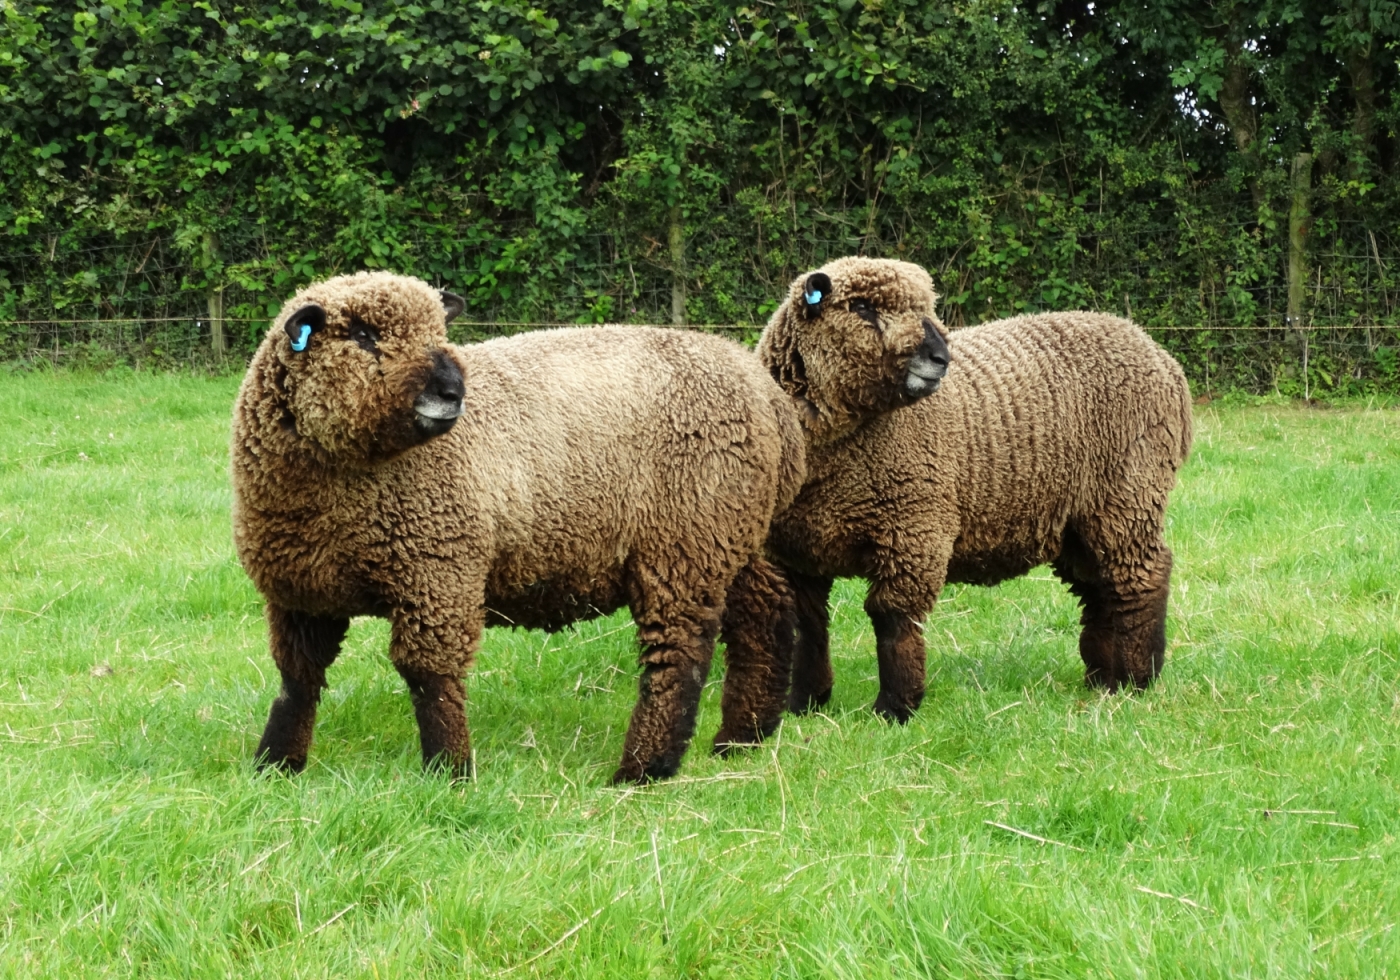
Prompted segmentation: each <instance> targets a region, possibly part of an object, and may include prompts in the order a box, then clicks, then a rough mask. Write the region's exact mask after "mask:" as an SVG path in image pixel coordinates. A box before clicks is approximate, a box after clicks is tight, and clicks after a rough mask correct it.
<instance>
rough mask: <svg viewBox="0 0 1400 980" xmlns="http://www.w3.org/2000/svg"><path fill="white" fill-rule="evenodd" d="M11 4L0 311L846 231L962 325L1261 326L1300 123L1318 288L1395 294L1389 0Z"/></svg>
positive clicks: (578, 309)
mask: <svg viewBox="0 0 1400 980" xmlns="http://www.w3.org/2000/svg"><path fill="white" fill-rule="evenodd" d="M0 16H3V21H4V27H3V30H0V317H8V318H14V319H27V318H49V317H58V318H69V317H71V318H76V319H91V318H107V319H119V318H122V317H145V318H153V317H160V316H171V317H186V318H188V317H190V316H192V315H196V314H198V313H199V312H200V311H202V310H203V308H204V296H205V293H206V292H207V291H208V290H210V289H212V288H222V289H224V290H225V291H226V293H227V295H228V297H229V300H228V305H227V313H228V315H230V316H233V317H237V318H242V319H243V320H249V321H257V322H253V323H251V324H250V325H249V326H247V328H246V332H247V333H248V334H249V335H256V333H257V332H258V331H259V330H260V329H261V322H264V318H265V317H266V316H267V315H268V314H269V311H271V310H273V309H275V308H276V307H277V306H278V305H279V303H280V301H281V300H282V299H283V298H284V297H285V296H286V295H287V294H288V293H289V292H290V291H291V290H292V289H293V288H294V287H295V286H296V285H298V284H300V283H303V282H305V281H307V280H309V279H311V278H314V277H317V276H323V275H327V274H330V273H333V272H337V271H343V270H347V269H353V268H360V267H365V266H368V267H391V268H395V269H398V270H401V271H406V272H413V273H417V274H419V275H422V276H425V277H427V278H430V279H433V280H437V281H440V282H442V283H444V284H449V283H450V284H451V285H452V286H453V287H454V288H455V289H457V290H458V291H459V292H462V293H463V294H465V295H466V296H467V298H468V301H469V314H470V316H471V317H472V318H475V319H490V318H497V319H507V320H519V321H555V320H585V321H594V320H600V319H631V320H656V319H658V318H664V311H665V310H666V309H667V308H668V306H669V284H670V280H671V277H672V276H673V275H683V276H684V277H685V278H686V280H687V284H688V287H689V288H688V290H687V295H688V297H689V299H688V304H689V305H688V309H687V313H688V316H689V319H690V320H692V321H694V322H712V323H713V322H747V323H751V322H756V321H761V320H762V318H763V317H764V316H765V314H766V312H767V311H768V310H770V309H771V308H772V304H773V301H774V299H775V297H776V296H778V295H780V293H781V290H782V288H783V286H784V285H785V284H786V282H787V281H788V280H789V279H790V277H791V276H793V275H795V274H796V273H798V272H800V271H801V270H803V269H805V268H808V267H810V266H812V265H813V264H816V263H819V262H821V261H824V260H825V259H827V258H829V257H832V256H835V255H839V254H846V253H850V252H857V251H859V252H865V253H868V254H880V255H892V256H902V257H906V258H909V259H912V260H915V261H919V262H921V263H923V264H925V265H927V266H929V267H930V268H931V269H933V270H934V271H935V274H936V279H937V281H938V283H939V285H940V289H941V291H942V292H943V293H944V294H945V303H946V308H947V313H948V319H949V320H950V321H951V322H953V323H971V322H977V321H979V320H983V319H987V318H989V317H993V316H1002V315H1007V314H1011V313H1015V312H1018V311H1026V310H1036V309H1046V308H1054V307H1066V306H1090V307H1097V308H1101V309H1110V310H1118V311H1120V312H1128V310H1129V309H1131V311H1132V312H1133V314H1134V315H1135V316H1137V317H1138V318H1140V319H1142V320H1144V321H1145V322H1147V323H1150V324H1152V323H1155V324H1163V325H1177V326H1179V325H1190V324H1211V325H1216V326H1220V325H1236V326H1248V327H1258V326H1261V325H1278V324H1279V323H1280V322H1281V316H1282V310H1283V307H1282V296H1283V292H1284V290H1283V288H1282V277H1283V274H1284V273H1283V270H1284V266H1285V264H1286V263H1285V262H1284V260H1283V255H1284V251H1285V250H1286V247H1287V224H1288V222H1287V219H1286V211H1287V206H1288V194H1289V188H1288V173H1289V167H1290V166H1291V161H1292V158H1293V155H1294V154H1296V153H1298V152H1302V151H1306V152H1309V153H1312V154H1313V155H1314V157H1315V160H1316V162H1315V165H1314V170H1313V182H1312V183H1313V188H1312V196H1313V202H1312V205H1313V213H1314V218H1315V223H1314V233H1313V237H1312V240H1311V245H1310V262H1311V263H1312V265H1313V266H1314V267H1316V268H1317V269H1319V270H1321V271H1319V273H1318V278H1319V280H1325V281H1326V285H1325V286H1320V287H1319V288H1318V289H1316V290H1312V291H1310V295H1309V303H1310V306H1312V307H1313V315H1314V319H1315V321H1316V322H1329V323H1336V322H1354V321H1355V320H1358V319H1360V320H1365V321H1366V322H1376V323H1384V324H1394V323H1395V309H1394V307H1395V303H1394V295H1393V293H1394V287H1393V284H1392V283H1391V281H1390V276H1391V268H1392V267H1393V266H1394V264H1395V262H1396V261H1398V260H1400V240H1397V238H1396V236H1395V233H1394V229H1395V228H1396V227H1400V220H1397V219H1400V137H1397V125H1400V105H1397V103H1396V102H1395V96H1394V93H1395V92H1396V91H1398V90H1400V86H1398V85H1397V83H1400V71H1397V66H1396V55H1397V43H1400V17H1397V13H1396V4H1395V3H1394V2H1391V0H1332V2H1329V3H1324V4H1298V3H1296V2H1295V0H1221V2H1219V3H1214V4H1209V5H1201V4H1189V3H1184V2H1181V0H1151V2H1149V3H1140V2H1133V3H1126V2H1124V3H1119V2H1107V3H1084V2H1073V0H1065V2H1054V0H1045V2H1040V3H1032V4H1017V3H1013V2H1011V0H972V2H969V3H963V4H951V3H932V4H930V3H922V2H915V0H878V2H877V0H860V2H856V0H807V2H801V3H796V4H785V5H778V6H774V5H769V4H747V3H745V2H741V0H729V2H720V3H706V4H700V3H687V2H676V0H602V2H592V3H579V2H557V3H549V4H542V5H539V6H534V5H531V4H530V3H527V2H523V0H480V2H476V3H473V4H469V5H460V4H455V3H449V2H447V0H305V2H301V3H298V4H292V5H289V4H285V3H280V2H271V0H263V2H259V0H207V2H195V3H190V2H177V0H161V2H156V0H144V2H143V0H77V2H76V3H74V4H68V5H44V4H39V3H35V2H32V0H3V2H0ZM673 207H679V208H680V209H681V216H682V220H683V222H684V232H685V240H686V258H685V262H684V266H683V268H682V269H679V270H678V269H676V268H674V263H673V262H672V261H671V258H670V255H669V252H668V249H667V247H666V244H665V243H666V241H667V232H668V228H667V225H668V222H669V221H670V215H671V209H672V208H673ZM157 243H158V244H157ZM152 249H155V251H156V253H157V254H158V256H160V257H163V259H164V265H162V266H160V267H159V268H158V269H156V270H154V271H153V270H152V268H151V267H150V266H148V265H147V264H146V263H147V261H148V260H149V259H150V256H151V254H152ZM1377 286H1379V287H1380V288H1379V289H1377ZM235 339H236V340H237V341H238V342H239V343H244V342H245V341H244V339H243V338H242V337H237V338H235Z"/></svg>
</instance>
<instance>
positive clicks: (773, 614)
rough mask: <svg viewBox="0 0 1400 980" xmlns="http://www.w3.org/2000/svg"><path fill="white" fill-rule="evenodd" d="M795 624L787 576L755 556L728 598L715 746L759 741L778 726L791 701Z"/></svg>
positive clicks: (726, 748) (723, 751)
mask: <svg viewBox="0 0 1400 980" xmlns="http://www.w3.org/2000/svg"><path fill="white" fill-rule="evenodd" d="M795 629H796V622H795V615H794V610H793V602H792V590H791V589H790V588H789V587H788V584H787V580H786V579H785V578H784V577H783V575H782V573H781V572H780V571H778V569H777V568H775V567H774V566H773V565H772V564H771V563H769V562H768V561H766V560H765V559H763V558H755V559H754V560H753V561H751V562H750V563H749V564H748V565H746V566H745V567H744V568H743V569H742V570H741V571H740V572H739V574H738V576H737V577H735V579H734V583H733V584H732V585H730V587H729V593H728V596H727V599H726V602H725V608H724V618H723V627H722V629H721V632H720V637H721V638H722V639H723V640H724V644H725V660H726V661H727V663H728V669H727V671H726V672H725V675H724V698H723V700H722V702H721V711H722V713H723V721H722V722H721V724H720V729H719V733H718V734H717V735H715V751H716V752H718V753H720V754H727V753H728V752H729V751H731V750H732V749H737V748H741V747H743V746H747V745H757V744H758V743H759V742H762V741H763V740H764V739H765V738H767V737H768V736H769V735H771V734H773V732H774V731H775V730H777V727H778V725H779V723H780V722H781V721H782V718H783V708H784V706H785V705H786V704H787V696H788V681H789V679H790V676H791V673H792V646H793V633H794V630H795Z"/></svg>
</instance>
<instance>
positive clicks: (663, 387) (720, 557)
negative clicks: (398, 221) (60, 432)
mask: <svg viewBox="0 0 1400 980" xmlns="http://www.w3.org/2000/svg"><path fill="white" fill-rule="evenodd" d="M454 299H455V298H454ZM449 302H450V301H449ZM317 309H319V310H320V311H322V314H323V320H324V323H323V325H322V326H320V328H319V329H316V330H314V331H313V332H311V333H310V336H309V338H308V339H307V343H306V349H305V350H304V351H303V352H297V351H296V350H295V349H294V347H293V343H294V341H295V340H296V339H298V338H294V337H292V336H290V335H289V332H288V330H287V329H286V328H287V327H293V328H297V327H298V324H300V323H301V322H302V321H303V320H305V319H307V318H308V314H307V313H305V312H304V311H306V310H311V311H312V313H313V314H314V313H315V310H317ZM311 319H313V320H315V319H316V317H315V316H312V317H311ZM317 322H319V321H317ZM445 323H446V317H445V313H444V299H443V297H441V296H440V295H439V294H438V293H437V292H436V291H435V290H433V289H431V288H430V287H428V286H427V284H425V283H423V282H420V281H419V280H416V279H410V278H406V277H402V276H393V275H388V274H385V273H373V274H365V273H361V274H359V275H355V276H344V277H340V278H337V279H332V280H329V281H327V282H323V283H318V284H316V285H313V286H310V287H308V288H306V289H305V290H303V291H302V292H300V293H298V294H297V296H296V297H294V298H293V299H292V300H291V301H290V302H289V303H288V304H287V305H286V307H285V309H284V311H283V314H282V316H281V317H279V319H278V322H277V323H276V324H274V326H273V328H272V330H271V331H270V332H269V334H268V335H267V338H266V339H265V340H264V341H263V343H262V345H261V347H260V348H259V349H258V351H257V353H256V354H255V356H254V357H253V360H252V364H251V365H250V367H249V369H248V374H247V377H246V378H245V379H244V382H243V386H242V389H241V390H240V392H239V396H238V402H237V405H236V407H235V410H234V426H233V482H234V539H235V541H236V543H237V547H238V554H239V557H240V559H241V560H242V562H243V566H244V568H245V569H247V571H248V574H249V575H250V576H251V577H252V579H253V581H254V582H255V583H256V585H257V587H258V589H259V590H260V591H261V592H262V593H263V595H264V596H265V597H266V599H267V619H268V624H269V627H270V634H271V646H272V655H273V659H274V660H275V661H276V663H277V666H278V668H279V669H280V671H281V674H282V684H283V687H282V693H281V694H280V695H279V697H278V699H277V701H276V702H274V705H273V710H272V713H271V716H270V718H269V721H268V726H267V731H266V733H265V734H264V738H263V743H262V744H261V745H260V746H259V749H258V754H259V757H260V758H261V759H263V760H264V761H265V762H267V763H271V764H275V765H281V766H285V767H287V768H290V769H293V770H295V769H299V768H301V767H302V766H304V765H305V762H306V753H307V750H308V747H309V745H310V741H311V731H312V725H313V724H314V719H315V711H316V703H317V701H318V700H319V697H320V691H321V689H322V688H323V687H324V686H325V671H326V668H327V667H328V666H330V664H331V663H332V662H333V661H334V660H335V658H336V655H337V653H338V652H339V648H340V643H341V640H342V638H343V637H344V635H345V630H346V627H347V624H348V622H349V618H350V617H351V616H356V615H373V616H380V617H384V618H387V619H389V620H390V622H391V623H392V624H393V631H392V639H391V642H390V650H389V655H390V659H391V660H392V661H393V663H394V666H395V667H396V668H397V669H398V670H399V672H400V673H401V674H402V675H403V676H404V678H405V680H406V681H407V682H408V685H409V690H410V693H411V694H412V697H413V702H414V707H415V711H416V714H417V717H418V722H419V732H420V736H421V739H422V748H423V755H424V761H425V762H427V763H432V762H443V763H446V764H447V765H448V766H449V767H451V768H453V769H454V770H455V771H457V772H459V773H460V772H466V771H467V770H468V768H469V764H470V743H469V740H468V736H467V728H466V720H465V715H464V709H463V698H464V694H465V691H464V687H463V682H462V678H463V674H464V672H465V671H466V669H467V667H468V665H469V664H470V663H471V662H472V659H473V656H474V654H475V652H476V650H477V648H478V645H479V643H480V641H481V635H482V629H483V627H484V626H485V625H487V624H488V623H495V624H506V625H522V626H532V627H541V628H545V629H558V628H559V627H561V626H562V625H564V624H566V623H569V622H573V621H575V620H578V619H582V618H589V617H593V616H596V615H599V614H602V613H606V612H610V611H612V610H614V609H617V608H619V607H620V606H622V605H629V606H630V607H631V611H632V615H633V618H634V619H635V620H636V623H637V626H638V635H639V637H640V639H641V643H642V647H643V650H642V655H641V660H642V665H643V674H642V680H641V686H640V696H639V699H638V702H637V707H636V710H635V712H634V714H633V718H632V724H631V727H630V728H629V730H628V733H627V738H626V742H625V747H624V753H623V760H622V764H621V766H620V768H619V769H618V772H617V775H616V778H618V779H645V778H654V777H659V776H666V775H669V774H671V773H672V772H674V771H675V769H676V767H677V766H678V765H679V762H680V758H681V755H682V753H683V752H684V751H685V748H686V745H687V744H688V742H689V739H690V737H691V734H692V733H693V731H694V724H695V712H696V706H697V704H698V701H699V696H700V690H701V686H702V685H703V683H704V679H705V676H706V672H707V671H708V668H709V664H710V657H711V654H712V651H713V644H714V640H715V636H716V633H717V632H719V631H720V630H721V628H723V630H724V635H725V638H726V640H728V641H729V650H728V659H729V660H730V664H731V666H730V674H731V675H732V676H731V677H729V678H726V693H725V698H724V721H723V726H722V728H721V731H720V734H719V736H717V743H719V745H720V746H721V747H723V746H726V745H729V744H738V743H744V742H752V741H754V740H756V739H757V738H760V737H762V735H763V734H766V732H767V731H769V730H771V729H772V727H773V726H775V725H776V724H777V720H778V718H779V717H780V716H781V712H782V707H783V702H784V698H785V695H786V690H787V679H788V663H789V656H790V645H791V620H790V615H791V614H790V608H791V607H790V596H789V594H788V592H787V590H786V586H785V584H784V583H783V580H782V577H781V576H780V575H778V574H777V573H776V571H775V570H773V569H772V568H771V567H770V566H768V565H767V564H766V563H765V562H764V560H763V558H762V547H763V542H764V538H765V536H766V533H767V530H768V526H769V522H770V520H771V517H772V514H773V512H774V511H775V510H776V509H777V508H779V507H780V506H783V505H785V504H786V503H788V502H789V501H790V500H791V499H792V497H793V496H794V495H795V493H796V491H797V488H798V487H799V486H800V484H801V480H802V476H803V443H802V437H801V431H800V428H799V425H798V422H797V420H796V413H795V411H794V409H793V408H792V403H791V400H790V399H789V398H788V397H787V396H786V395H784V394H783V393H782V391H781V390H780V389H779V388H778V386H777V385H775V384H774V383H773V381H772V379H771V378H770V377H769V376H768V375H767V373H766V372H764V370H763V369H762V367H761V366H760V365H759V363H758V361H757V359H756V358H754V357H753V355H752V353H751V352H749V351H746V350H744V349H743V348H742V347H740V346H739V345H737V344H734V343H731V342H729V341H726V340H722V339H720V338H716V337H712V336H706V335H702V334H696V333H682V332H678V331H669V330H657V329H645V328H623V327H606V328H598V329H561V330H550V331H542V332H538V333H531V334H522V335H519V336H515V337H509V338H502V339H497V340H492V341H489V342H486V343H482V344H476V345H470V346H460V347H459V346H454V345H451V344H449V343H448V342H447V336H446V326H445ZM434 379H437V380H434ZM454 379H455V380H454ZM434 385H436V386H437V388H436V389H434V387H433V386H434ZM425 392H435V393H434V394H433V399H435V401H434V404H440V403H444V402H445V401H452V402H453V405H454V409H453V411H454V412H455V411H456V410H457V408H456V405H457V404H460V411H461V413H462V414H461V417H460V418H459V419H457V420H456V422H455V424H453V423H452V421H451V419H447V420H446V421H443V420H442V419H440V418H434V419H428V420H427V422H426V423H425V420H424V419H423V418H422V417H421V412H417V411H416V410H415V405H421V404H422V399H423V397H424V393H425ZM442 414H443V413H441V412H439V413H438V415H442ZM425 424H427V426H428V428H429V429H430V430H431V431H430V432H429V434H426V435H425V431H424V426H425ZM434 426H435V427H436V428H435V429H434V428H433V427H434ZM444 426H445V427H446V429H445V430H444ZM442 431H445V434H431V433H432V432H439V433H440V432H442ZM736 580H737V582H738V583H739V584H738V585H737V586H735V590H736V592H737V593H738V595H737V598H735V599H732V600H729V601H728V602H726V598H727V592H729V591H730V589H731V586H732V585H734V584H735V583H736ZM722 617H723V620H722Z"/></svg>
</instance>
